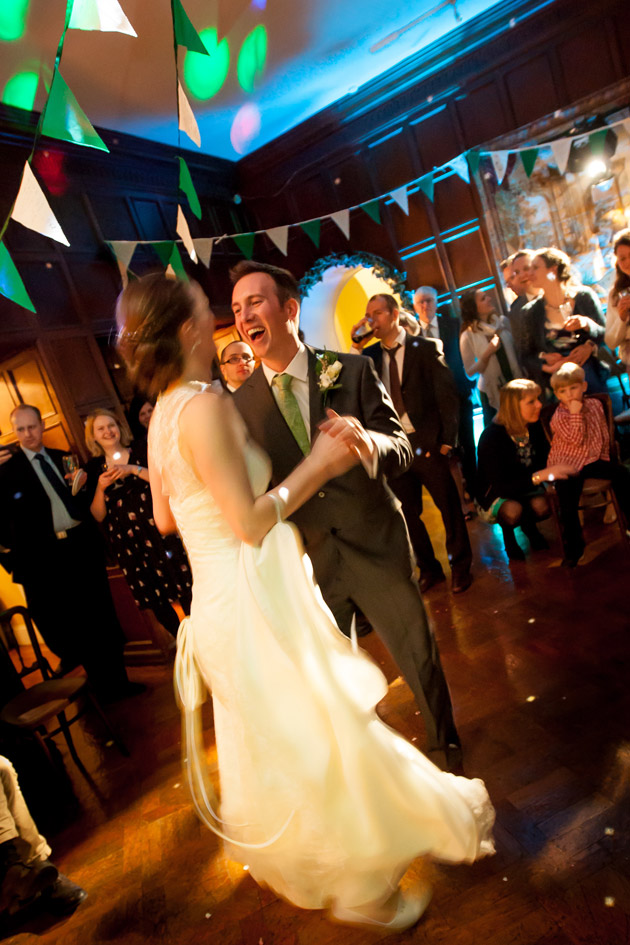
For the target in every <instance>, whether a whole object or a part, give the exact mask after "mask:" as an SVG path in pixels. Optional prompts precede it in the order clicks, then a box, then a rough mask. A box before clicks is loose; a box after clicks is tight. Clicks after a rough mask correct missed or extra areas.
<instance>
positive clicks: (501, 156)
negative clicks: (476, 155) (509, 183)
mask: <svg viewBox="0 0 630 945" xmlns="http://www.w3.org/2000/svg"><path fill="white" fill-rule="evenodd" d="M509 156H510V152H509V151H491V152H490V157H491V158H492V163H493V165H494V173H495V174H496V175H497V183H498V184H502V183H503V178H504V177H505V172H506V170H507V162H508V157H509Z"/></svg>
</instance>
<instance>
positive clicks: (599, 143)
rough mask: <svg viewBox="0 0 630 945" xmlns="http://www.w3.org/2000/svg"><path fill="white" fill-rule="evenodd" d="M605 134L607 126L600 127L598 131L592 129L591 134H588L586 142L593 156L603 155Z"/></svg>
mask: <svg viewBox="0 0 630 945" xmlns="http://www.w3.org/2000/svg"><path fill="white" fill-rule="evenodd" d="M607 134H608V128H600V130H599V131H594V132H593V134H592V135H589V136H588V144H589V147H590V149H591V154H592V155H593V157H601V156H602V155H603V153H604V145H605V144H606V135H607Z"/></svg>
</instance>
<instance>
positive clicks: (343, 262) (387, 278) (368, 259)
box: [299, 251, 413, 309]
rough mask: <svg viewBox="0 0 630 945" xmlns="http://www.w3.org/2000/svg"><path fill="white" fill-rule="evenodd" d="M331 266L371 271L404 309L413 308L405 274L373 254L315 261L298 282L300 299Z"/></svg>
mask: <svg viewBox="0 0 630 945" xmlns="http://www.w3.org/2000/svg"><path fill="white" fill-rule="evenodd" d="M333 266H345V268H346V269H355V268H356V267H357V266H364V267H365V268H366V269H372V270H373V271H374V274H375V275H376V276H378V278H379V279H382V280H383V281H384V282H386V283H387V284H388V285H389V286H390V288H391V290H392V294H393V295H398V296H399V297H400V300H401V302H402V303H403V305H404V306H405V307H406V308H409V309H412V308H413V298H412V295H411V293H410V292H409V290H408V289H407V287H406V284H405V280H406V278H407V273H406V272H399V270H398V269H395V268H394V267H393V266H392V264H391V263H389V262H387V260H386V259H383V258H382V257H381V256H375V255H374V254H373V253H363V252H361V251H359V252H355V253H330V255H328V256H322V257H321V259H318V260H316V262H315V263H314V265H313V266H311V268H310V269H309V270H308V271H307V272H305V273H304V275H303V276H302V278H301V279H300V282H299V288H300V294H301V296H302V298H304V297H305V296H307V295H308V294H309V292H310V291H311V289H312V288H313V287H314V286H316V285H317V283H318V282H321V281H322V278H323V276H324V273H325V272H326V270H327V269H331V268H332V267H333Z"/></svg>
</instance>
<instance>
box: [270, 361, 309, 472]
mask: <svg viewBox="0 0 630 945" xmlns="http://www.w3.org/2000/svg"><path fill="white" fill-rule="evenodd" d="M292 382H293V377H292V376H291V375H290V374H275V375H274V377H273V380H272V382H271V383H272V384H273V386H274V387H275V388H276V390H277V391H278V406H279V407H280V412H281V414H282V416H283V417H284V419H285V420H286V421H287V425H288V427H289V430H290V431H291V433H292V434H293V436H294V437H295V439H296V440H297V444H298V446H299V447H300V449H301V450H302V452H303V453H304V455H305V456H308V454H309V453H310V451H311V444H310V440H309V438H308V433H307V431H306V424H305V423H304V417H303V416H302V413H301V411H300V407H299V404H298V402H297V400H296V397H295V394H294V393H293V391H292V390H291V383H292Z"/></svg>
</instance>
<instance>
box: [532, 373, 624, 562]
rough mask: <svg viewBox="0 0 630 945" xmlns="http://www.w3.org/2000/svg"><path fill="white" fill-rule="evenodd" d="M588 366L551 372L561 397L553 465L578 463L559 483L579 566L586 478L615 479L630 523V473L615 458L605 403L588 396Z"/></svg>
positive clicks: (569, 546) (554, 423)
mask: <svg viewBox="0 0 630 945" xmlns="http://www.w3.org/2000/svg"><path fill="white" fill-rule="evenodd" d="M584 377H585V374H584V369H583V368H581V367H580V366H579V365H578V364H571V362H567V363H566V364H563V365H562V367H560V368H558V370H557V371H556V372H555V373H554V374H553V375H552V376H551V384H552V386H553V390H554V393H555V395H556V397H557V398H558V400H559V401H560V403H559V405H558V407H557V408H556V410H555V412H554V415H553V417H552V418H551V430H552V433H553V439H552V441H551V450H550V451H549V462H550V464H554V463H557V464H564V465H567V466H573V467H574V469H575V475H573V476H571V477H570V478H569V479H567V480H566V482H559V483H558V484H557V485H556V492H557V493H558V501H559V503H560V520H561V525H562V541H563V545H564V554H565V560H564V562H563V564H566V565H567V566H569V567H572V568H573V567H575V565H576V564H577V563H578V561H579V560H580V558H581V557H582V555H583V553H584V538H583V536H582V527H581V525H580V518H579V515H578V503H579V500H580V495H581V492H582V486H583V485H584V480H585V479H587V478H590V479H610V481H611V485H612V488H613V490H614V492H615V495H616V496H617V501H618V502H619V505H620V506H621V508H622V510H623V514H624V516H625V518H626V521H630V471H628V470H627V469H626V467H625V466H622V465H621V463H615V462H611V461H610V436H609V433H608V424H607V422H606V415H605V414H604V408H603V407H602V404H601V401H600V400H598V399H597V398H596V397H585V396H584V395H585V393H586V388H587V384H586V381H585V379H584Z"/></svg>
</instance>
